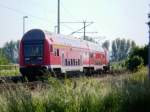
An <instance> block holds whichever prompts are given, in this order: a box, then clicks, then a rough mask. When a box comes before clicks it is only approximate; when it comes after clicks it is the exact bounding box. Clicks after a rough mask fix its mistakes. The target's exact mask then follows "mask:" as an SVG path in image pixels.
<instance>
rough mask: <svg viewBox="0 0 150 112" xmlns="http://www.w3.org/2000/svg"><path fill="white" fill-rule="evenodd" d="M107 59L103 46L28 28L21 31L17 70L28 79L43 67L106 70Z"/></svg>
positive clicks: (57, 70)
mask: <svg viewBox="0 0 150 112" xmlns="http://www.w3.org/2000/svg"><path fill="white" fill-rule="evenodd" d="M108 63H109V56H108V51H107V50H106V49H103V48H102V47H101V46H100V45H98V44H96V43H92V42H89V41H85V40H82V39H77V38H75V37H72V36H64V35H57V34H52V33H50V32H47V31H42V30H40V29H32V30H30V31H28V32H27V33H25V34H24V36H23V38H22V40H21V42H20V49H19V65H20V72H21V74H22V75H23V76H26V77H27V78H29V79H31V78H33V77H35V76H36V75H39V74H41V72H43V70H48V71H50V72H52V73H66V72H70V71H81V72H86V73H88V72H94V71H101V70H107V69H108Z"/></svg>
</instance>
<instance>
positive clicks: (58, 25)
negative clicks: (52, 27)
mask: <svg viewBox="0 0 150 112" xmlns="http://www.w3.org/2000/svg"><path fill="white" fill-rule="evenodd" d="M57 10H58V15H57V34H59V33H60V0H58V9H57Z"/></svg>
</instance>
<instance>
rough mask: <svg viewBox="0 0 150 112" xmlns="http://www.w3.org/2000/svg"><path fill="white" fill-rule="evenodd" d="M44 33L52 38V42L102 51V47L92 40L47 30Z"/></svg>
mask: <svg viewBox="0 0 150 112" xmlns="http://www.w3.org/2000/svg"><path fill="white" fill-rule="evenodd" d="M45 34H46V35H48V38H49V39H50V40H52V41H53V43H54V44H62V45H68V46H72V47H80V48H85V49H91V50H94V51H100V52H104V49H103V48H102V47H101V46H100V45H99V44H97V43H94V42H90V41H86V40H83V39H80V38H77V37H74V36H71V35H62V34H55V33H51V32H48V31H45Z"/></svg>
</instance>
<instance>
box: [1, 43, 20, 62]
mask: <svg viewBox="0 0 150 112" xmlns="http://www.w3.org/2000/svg"><path fill="white" fill-rule="evenodd" d="M18 49H19V41H10V42H6V43H5V45H4V47H3V48H2V52H3V54H4V56H5V57H6V58H7V59H8V60H9V61H10V62H12V63H17V62H18Z"/></svg>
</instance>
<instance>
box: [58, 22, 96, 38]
mask: <svg viewBox="0 0 150 112" xmlns="http://www.w3.org/2000/svg"><path fill="white" fill-rule="evenodd" d="M61 23H71V24H72V23H82V24H83V27H82V28H80V29H79V30H77V31H74V32H72V33H71V34H70V35H73V34H74V33H83V39H84V40H85V37H86V33H97V32H86V27H88V26H90V25H91V24H93V23H94V22H87V21H83V22H61ZM86 23H89V24H86ZM81 30H83V32H79V31H81Z"/></svg>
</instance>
